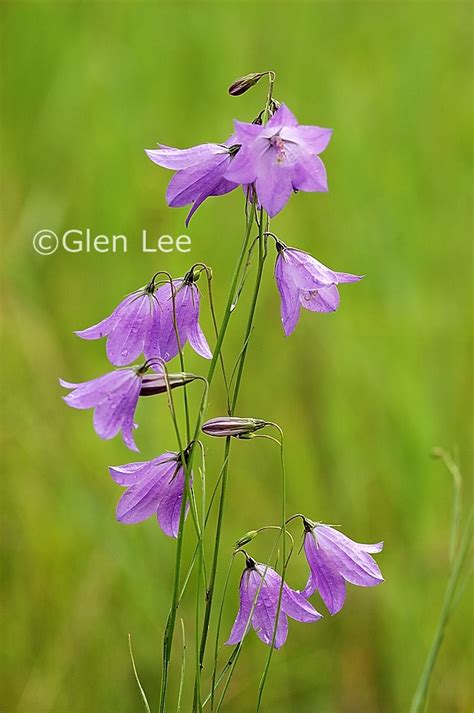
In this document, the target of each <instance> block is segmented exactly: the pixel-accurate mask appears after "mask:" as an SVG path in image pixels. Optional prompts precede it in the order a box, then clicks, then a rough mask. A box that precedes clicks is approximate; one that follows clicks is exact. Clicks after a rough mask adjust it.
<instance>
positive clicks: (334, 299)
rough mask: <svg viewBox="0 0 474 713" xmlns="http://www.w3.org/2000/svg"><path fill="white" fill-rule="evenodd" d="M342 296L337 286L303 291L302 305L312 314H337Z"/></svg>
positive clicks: (301, 295)
mask: <svg viewBox="0 0 474 713" xmlns="http://www.w3.org/2000/svg"><path fill="white" fill-rule="evenodd" d="M339 302H340V296H339V290H338V289H337V287H336V285H331V286H330V287H324V288H323V289H319V290H313V291H312V292H307V291H305V290H301V292H300V304H301V306H302V307H304V308H305V309H309V310H310V311H311V312H335V311H336V310H337V308H338V307H339Z"/></svg>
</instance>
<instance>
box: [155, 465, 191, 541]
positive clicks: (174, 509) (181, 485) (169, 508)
mask: <svg viewBox="0 0 474 713" xmlns="http://www.w3.org/2000/svg"><path fill="white" fill-rule="evenodd" d="M184 489H185V477H184V471H183V468H182V467H181V466H179V465H178V466H176V467H175V470H174V471H173V472H171V473H170V474H169V476H168V479H167V483H166V487H164V488H163V492H162V494H161V496H160V499H159V501H158V507H157V512H156V516H157V519H158V522H159V525H160V527H161V529H162V530H163V532H164V533H165V535H168V536H169V537H178V532H179V521H180V518H181V505H182V502H183V496H184ZM188 508H189V505H188V504H187V505H186V513H187V511H188Z"/></svg>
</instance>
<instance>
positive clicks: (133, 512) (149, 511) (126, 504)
mask: <svg viewBox="0 0 474 713" xmlns="http://www.w3.org/2000/svg"><path fill="white" fill-rule="evenodd" d="M175 468H176V461H174V462H173V463H168V464H167V465H166V466H165V467H164V468H161V469H159V468H158V469H156V468H149V469H148V475H147V477H146V478H144V479H143V480H141V481H139V482H138V483H136V484H135V485H132V486H131V487H129V488H127V490H126V491H125V493H124V494H123V495H122V497H121V498H120V500H119V502H118V505H117V511H116V517H117V520H119V522H123V523H125V524H133V523H137V522H142V521H143V520H146V519H147V518H149V517H150V516H151V515H153V514H154V513H155V512H156V509H157V506H158V502H159V499H160V497H161V495H162V490H163V487H164V486H165V484H166V482H167V481H168V479H169V477H170V474H171V473H172V472H173V471H174V469H175Z"/></svg>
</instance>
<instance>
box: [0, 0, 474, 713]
mask: <svg viewBox="0 0 474 713" xmlns="http://www.w3.org/2000/svg"><path fill="white" fill-rule="evenodd" d="M0 9H1V14H2V50H1V51H2V56H3V62H2V65H3V72H2V74H3V76H2V83H3V86H2V97H3V101H2V107H3V123H2V128H3V142H2V143H3V150H2V157H3V161H2V164H3V173H4V189H3V199H2V203H3V213H4V228H5V230H4V235H5V240H4V247H3V268H4V273H5V278H4V279H5V312H4V314H5V320H4V337H5V341H4V346H3V349H2V361H3V375H4V377H5V388H4V394H5V405H4V417H5V418H4V421H5V429H4V436H3V444H2V454H3V461H4V466H5V470H6V472H5V473H4V475H3V477H2V486H1V487H2V521H3V524H4V536H3V545H4V548H3V549H4V556H3V576H2V585H3V589H4V596H3V600H4V603H5V617H4V625H3V637H2V649H3V651H2V679H3V681H2V688H3V690H2V695H1V703H0V705H1V710H2V713H66V712H67V713H83V712H85V711H88V712H91V713H96V712H98V711H104V712H105V711H114V713H122V712H124V713H125V712H130V711H139V710H141V703H140V700H139V698H138V694H137V690H136V686H135V682H134V680H133V677H132V673H131V667H130V662H129V658H128V651H127V634H128V632H131V633H132V635H133V640H134V646H135V654H136V659H137V665H138V667H139V670H140V673H141V677H142V680H143V684H144V686H145V688H146V690H147V692H148V694H149V697H150V699H151V701H152V702H153V704H156V699H157V695H158V683H159V672H160V655H161V651H160V649H161V637H162V634H163V625H164V621H165V618H166V614H167V609H168V606H169V598H170V592H171V582H172V565H173V557H174V552H175V543H174V542H173V541H171V540H169V539H167V538H166V537H164V536H163V535H162V533H161V532H160V531H159V529H158V528H157V527H156V525H155V523H154V522H152V521H150V522H146V523H144V524H142V525H139V526H135V527H130V528H126V527H123V526H120V525H119V524H118V523H116V522H115V520H114V507H115V502H116V500H117V498H118V495H119V492H118V490H119V489H118V488H117V486H116V485H115V484H114V483H113V482H112V481H111V479H110V478H109V476H108V473H107V469H106V467H107V465H108V464H117V463H123V462H128V461H129V460H130V459H131V458H130V453H129V452H128V451H127V450H126V448H125V447H124V446H123V445H122V444H121V442H120V441H119V440H118V439H115V440H114V441H112V442H105V443H104V442H101V441H100V440H99V439H97V438H96V437H95V434H94V433H93V430H92V427H91V414H90V413H89V412H83V413H79V412H76V411H73V410H72V409H68V408H67V407H66V406H65V405H64V403H63V402H62V401H61V399H60V396H61V394H60V389H59V387H58V384H57V378H58V376H59V375H61V376H63V377H64V378H66V379H70V380H73V381H74V380H82V379H88V378H92V377H94V376H96V375H99V374H100V373H103V372H104V371H106V370H107V363H106V360H105V354H104V345H103V343H101V342H90V343H86V342H82V341H80V340H78V339H77V338H76V337H74V335H73V334H72V330H73V329H78V328H83V327H85V326H88V325H89V324H92V323H94V322H95V321H97V320H99V319H100V318H102V317H103V316H105V315H106V314H108V313H109V312H110V310H111V309H112V308H113V307H114V305H115V304H116V303H117V302H118V300H119V299H120V297H121V296H122V295H123V294H125V293H127V292H129V291H131V290H133V289H135V288H136V287H138V286H139V285H141V284H143V283H144V282H145V281H146V280H147V279H148V278H149V277H150V276H151V274H153V272H155V271H156V270H159V269H168V270H170V271H172V272H173V274H175V275H181V274H183V272H184V271H185V270H186V269H187V268H188V267H189V266H190V262H191V261H192V262H194V261H204V262H206V263H208V264H209V265H211V266H212V268H213V270H214V274H215V280H214V282H215V285H214V288H215V299H216V302H217V304H218V306H219V308H220V309H222V306H223V301H224V299H225V294H226V286H227V285H228V283H229V279H230V275H231V271H232V266H233V262H234V259H235V256H236V254H237V251H238V249H239V245H240V240H241V234H242V195H241V193H240V192H239V191H236V192H234V193H233V194H231V195H229V196H226V197H223V198H220V199H213V200H211V201H208V202H207V203H206V204H205V205H204V206H203V207H202V208H200V209H199V211H198V213H197V214H196V216H195V218H194V219H193V221H192V224H191V227H190V229H189V231H188V233H189V235H190V236H191V238H192V241H193V248H192V253H191V255H188V256H187V255H181V254H179V253H174V254H172V255H159V254H157V255H149V254H143V253H142V252H141V249H140V233H141V230H142V229H147V230H148V232H149V235H150V236H159V235H161V234H163V233H169V234H171V235H173V236H177V235H180V234H181V233H183V232H185V231H184V227H183V221H184V217H185V210H181V209H179V210H171V209H168V208H167V207H166V205H165V200H164V191H165V188H166V185H167V182H168V180H169V178H170V173H169V172H168V171H166V170H164V169H159V168H158V167H156V166H155V165H153V164H152V163H151V162H150V161H147V159H146V157H145V155H144V153H143V149H144V147H153V145H154V144H155V143H156V142H157V141H161V142H163V143H167V144H170V145H173V146H188V145H193V144H197V143H200V142H203V141H208V140H211V141H213V140H216V141H221V140H224V139H225V138H226V137H227V136H228V135H229V133H230V127H231V120H232V119H233V118H234V117H237V118H239V119H242V120H251V119H252V118H253V117H254V116H255V115H256V113H257V112H258V111H259V109H260V108H261V105H262V101H263V88H262V89H260V88H257V89H255V90H253V91H252V92H250V93H249V94H247V95H245V96H243V97H241V98H237V99H234V98H231V97H229V96H228V95H227V94H226V87H227V86H228V85H229V83H230V82H231V81H232V80H233V79H235V78H236V77H237V76H240V75H241V74H244V73H246V72H249V71H255V70H260V69H262V68H263V69H266V68H273V69H274V70H275V71H276V72H277V75H278V79H277V85H276V91H275V94H276V97H277V98H279V99H281V100H284V101H285V102H286V103H287V104H288V105H289V106H290V107H291V108H292V109H293V111H294V112H295V113H296V115H297V117H298V118H299V119H300V121H301V122H302V123H317V124H320V125H322V126H331V127H333V128H334V137H333V140H332V141H331V144H330V146H329V148H328V150H327V151H326V153H325V154H324V161H325V164H326V166H327V169H328V174H329V181H330V192H329V193H328V194H325V195H314V194H299V195H298V196H296V197H292V199H291V200H290V203H289V205H288V206H287V208H286V209H285V211H284V212H283V213H282V214H280V215H279V216H278V217H277V218H276V219H275V220H274V221H273V223H272V226H273V230H275V231H276V232H277V233H278V234H279V235H280V236H281V238H282V239H283V240H285V241H286V242H288V243H289V244H292V245H297V246H299V247H301V248H302V249H306V250H308V251H310V252H312V253H313V254H314V255H316V256H317V257H318V258H319V259H320V260H321V261H322V262H324V263H326V264H328V265H329V266H331V267H333V268H335V269H337V270H342V271H349V272H355V273H362V274H365V275H366V279H365V280H363V281H362V282H361V283H359V284H357V285H352V286H350V285H348V286H345V287H343V288H342V290H341V292H342V306H341V309H340V310H339V311H338V312H337V313H336V314H333V315H326V316H323V315H313V314H309V313H305V314H303V315H302V318H301V321H300V324H299V326H298V328H297V330H296V332H295V333H294V335H293V336H292V337H291V338H290V339H285V338H284V337H283V334H282V330H281V326H280V323H279V300H278V295H277V292H276V289H275V286H274V284H273V278H272V276H271V265H270V264H269V265H268V266H267V272H266V276H265V280H264V287H263V293H262V297H261V301H260V305H259V312H258V315H257V322H256V329H255V332H254V334H253V336H252V342H251V348H250V353H249V358H248V363H247V370H246V378H245V382H244V387H243V390H242V395H241V400H240V408H239V413H240V414H242V415H255V416H259V417H264V418H268V419H271V420H274V421H277V422H278V423H280V424H281V426H282V427H283V429H284V430H285V434H286V439H287V466H288V473H289V487H288V491H289V492H288V501H289V502H288V512H294V511H300V510H304V511H305V512H307V514H308V515H309V516H310V517H312V518H314V519H319V520H322V521H326V522H329V523H338V524H341V525H342V526H343V529H344V531H345V532H346V533H347V534H348V535H350V536H352V537H354V538H355V539H359V540H361V541H376V540H378V539H382V538H383V539H384V540H385V542H386V546H385V550H384V552H383V554H382V555H380V556H379V557H378V560H379V562H380V564H381V566H382V569H383V572H384V575H385V577H386V583H385V584H383V585H382V586H380V587H377V588H375V589H370V590H362V589H360V588H357V587H350V588H349V592H348V598H347V604H346V606H345V608H344V610H343V611H342V612H341V613H340V614H339V615H338V616H337V617H335V618H334V619H330V618H329V617H326V618H325V619H324V620H323V621H322V622H320V623H318V624H316V625H314V626H302V625H300V624H297V623H296V622H293V623H291V625H290V637H289V641H288V643H287V645H286V646H285V647H284V648H283V649H282V650H281V651H280V652H278V653H277V654H276V655H275V657H274V661H273V667H272V669H271V678H270V685H269V687H268V689H267V694H266V699H265V702H266V705H265V706H264V710H273V711H275V713H277V712H278V713H284V712H286V711H290V710H298V711H300V713H313V712H314V711H318V713H339V712H341V713H353V712H354V713H359V712H364V713H392V712H399V711H406V710H407V707H408V704H409V700H410V698H411V695H412V693H413V690H414V687H415V684H416V681H417V678H418V676H419V673H420V670H421V667H422V663H423V660H424V657H425V655H426V652H427V649H428V647H429V644H430V640H431V637H432V632H433V628H434V623H435V620H436V617H437V614H438V611H439V609H440V606H441V601H442V596H443V591H444V586H445V581H446V576H447V571H448V567H449V562H448V538H449V520H450V507H451V489H450V481H449V474H447V473H446V472H445V470H444V468H443V467H442V465H441V464H440V463H438V462H435V461H432V460H431V459H430V457H429V454H430V450H431V448H432V447H433V446H436V445H443V446H446V447H448V448H450V449H453V448H455V449H456V450H457V453H458V459H459V464H460V466H461V468H462V469H463V470H464V471H466V470H467V467H468V464H469V460H470V458H471V457H472V440H471V432H470V429H469V419H470V416H471V400H470V386H472V384H471V383H470V378H469V371H468V361H469V356H470V346H471V345H470V331H469V329H468V326H467V325H468V316H469V302H470V298H471V296H472V295H471V292H470V288H469V277H470V267H471V258H472V254H471V251H470V247H469V241H468V234H469V231H470V229H471V228H472V216H471V213H470V201H471V199H472V192H471V191H470V189H469V185H470V180H471V178H472V175H471V174H472V171H471V169H472V164H471V158H470V139H471V134H470V126H471V123H472V98H473V96H472V81H471V78H470V73H469V67H470V65H471V66H472V56H471V54H470V44H469V39H470V38H469V28H470V25H471V23H472V5H470V4H469V3H463V2H456V1H453V2H450V3H449V2H428V1H423V0H421V1H419V2H402V1H400V2H397V1H393V2H358V1H357V2H315V3H311V2H305V3H300V2H292V3H290V2H288V3H284V2H274V3H266V2H261V3H250V2H249V3H246V2H240V3H237V2H221V3H210V2H209V3H208V2H206V3H175V4H168V3H148V2H132V1H127V2H77V3H76V2H74V3H71V2H56V3H50V2H41V1H38V2H3V3H2V6H1V8H0ZM87 227H89V228H90V229H91V230H92V232H93V233H94V234H98V233H105V234H107V235H111V234H113V233H124V234H125V235H127V236H128V238H129V246H128V252H127V254H122V253H117V254H111V253H109V254H98V253H93V252H91V253H86V252H82V253H76V254H70V253H66V252H64V251H58V252H56V253H55V254H54V255H52V256H50V257H41V256H39V255H37V254H36V253H35V252H34V251H33V249H32V245H31V238H32V236H33V235H34V234H35V233H36V231H37V230H39V229H41V228H51V229H53V230H55V231H56V232H58V233H59V234H61V233H62V232H64V231H65V230H66V229H68V228H77V229H81V230H85V229H86V228H87ZM269 262H271V261H269ZM246 301H247V299H246V297H244V298H243V300H242V302H241V306H240V308H239V309H238V310H237V312H236V313H235V316H234V318H233V320H232V323H231V330H230V333H229V338H228V341H227V346H226V355H227V359H228V362H229V363H231V362H232V359H233V358H234V356H235V354H236V353H237V352H238V351H239V349H240V345H241V340H242V331H243V325H244V319H245V312H246V309H245V305H246ZM203 324H204V328H205V331H206V332H207V333H208V335H211V325H210V320H209V315H208V312H207V310H206V309H204V310H203ZM186 357H187V366H188V368H189V369H192V370H196V371H198V372H202V371H203V370H204V369H205V365H204V364H203V363H202V360H200V359H199V358H198V357H195V355H194V354H193V353H191V352H190V351H188V352H187V355H186ZM197 391H198V389H196V390H195V391H194V395H195V396H196V395H197ZM223 410H224V392H223V389H222V384H221V383H220V382H219V380H216V383H215V385H214V388H213V391H212V396H211V403H210V407H209V415H212V416H215V415H218V414H219V413H222V412H223ZM138 421H139V423H140V428H139V431H138V436H137V438H138V443H139V446H140V448H141V453H142V456H143V457H144V458H151V457H153V456H155V455H157V454H158V453H160V452H162V451H163V450H165V449H169V448H175V439H174V436H173V432H172V428H171V426H170V424H169V418H168V415H167V409H166V404H165V401H164V400H163V399H161V400H160V399H158V398H156V399H150V400H146V402H144V403H143V404H140V406H139V409H138ZM206 445H207V446H208V479H209V483H210V484H212V483H214V482H215V479H216V477H217V473H218V469H219V463H220V459H221V457H222V447H221V445H222V444H221V443H216V442H209V441H207V442H206ZM278 487H279V469H278V453H277V451H276V448H275V447H273V446H272V445H271V444H270V443H268V442H265V441H254V442H248V443H245V442H242V443H240V442H238V443H236V444H235V446H234V447H233V450H232V461H231V478H230V488H229V496H228V501H227V517H226V525H225V535H224V540H223V548H222V551H223V560H222V565H221V572H222V571H223V569H224V562H226V561H227V557H228V555H229V553H230V551H231V548H232V543H233V542H234V541H235V539H236V538H237V537H239V536H240V535H242V534H243V533H244V532H246V531H247V530H249V529H252V528H254V527H257V526H260V525H262V524H267V523H272V522H275V520H276V519H277V518H278V512H279V498H278ZM466 491H467V492H466V497H469V494H470V484H469V483H467V484H466ZM269 546H270V541H268V542H267V541H266V540H265V537H262V538H261V541H256V542H255V543H254V544H253V546H252V548H251V552H252V553H253V554H254V555H255V556H256V557H257V558H263V557H265V553H266V552H267V551H268V549H269ZM191 547H192V542H191V538H188V541H187V543H186V549H185V551H186V556H187V557H188V556H189V554H190V551H191ZM238 569H239V567H236V568H235V571H234V574H233V585H232V586H231V589H230V593H229V596H228V598H227V601H226V605H225V614H224V632H223V633H224V634H225V635H227V631H228V630H229V628H230V626H231V623H232V621H233V617H234V615H235V611H236V607H237V591H236V587H237V583H238V578H239V572H238ZM305 576H306V566H305V564H304V560H303V557H302V556H300V557H297V558H295V559H294V562H293V563H292V565H291V569H290V573H289V578H290V580H291V584H293V586H295V587H299V586H301V585H302V583H303V582H304V579H305ZM234 585H235V586H234ZM218 594H219V592H218ZM468 599H469V598H468V596H464V598H463V600H462V601H461V602H460V603H459V604H458V606H457V609H456V612H455V615H454V619H453V621H452V625H451V627H450V629H449V631H448V635H447V638H446V641H445V645H444V648H443V651H442V655H441V657H440V660H439V662H438V665H437V667H436V672H435V676H434V679H433V682H432V696H431V701H430V708H429V710H430V711H431V712H432V713H435V712H439V713H441V712H443V713H444V712H448V711H450V712H453V713H454V712H456V713H465V712H466V711H467V710H468V709H469V708H470V707H471V706H472V702H473V699H472V689H470V688H469V686H468V683H467V682H468V679H469V675H468V672H469V658H470V656H469V646H470V631H469V625H468V623H469V621H470V618H469V608H468ZM315 603H316V604H318V603H319V602H315ZM321 607H322V605H321ZM192 612H193V600H192V597H191V598H189V600H186V601H185V602H184V604H183V608H182V615H183V617H184V620H185V623H186V631H187V636H188V640H189V649H190V650H189V652H188V653H189V663H188V665H189V673H191V669H192V654H191V652H192V637H193V618H192V617H193V615H192ZM266 654H267V649H266V648H265V647H264V646H262V645H261V644H260V642H259V641H258V640H257V639H256V637H255V636H254V635H253V634H252V635H249V637H248V641H247V642H246V645H245V649H244V655H243V656H242V658H241V661H240V663H239V667H238V670H237V675H236V678H235V681H234V683H233V684H232V686H231V689H230V692H229V698H228V703H227V705H226V706H225V710H226V711H229V713H230V712H237V711H238V712H239V713H245V712H246V711H252V710H253V701H254V697H255V690H256V686H257V683H258V680H259V676H260V671H261V669H262V667H263V662H264V658H265V656H266ZM224 655H225V654H224V653H223V654H222V656H224ZM175 656H176V658H175V668H174V672H173V675H172V688H171V693H172V698H171V701H175V700H176V698H175V696H176V685H177V676H176V671H177V669H178V667H179V665H178V661H179V657H180V643H179V635H178V637H177V639H176V647H175ZM173 705H174V704H173V703H171V706H170V710H173ZM155 709H156V707H155ZM184 710H188V698H186V701H185V705H184Z"/></svg>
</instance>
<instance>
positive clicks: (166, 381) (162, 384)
mask: <svg viewBox="0 0 474 713" xmlns="http://www.w3.org/2000/svg"><path fill="white" fill-rule="evenodd" d="M198 378H199V377H198V376H195V374H186V373H184V372H181V373H179V374H168V375H167V376H165V375H164V374H163V373H161V374H145V376H144V377H143V379H142V388H141V389H140V396H154V395H155V394H164V393H166V391H168V389H177V388H178V386H185V385H186V384H189V383H190V382H191V381H194V380H195V379H198Z"/></svg>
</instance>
